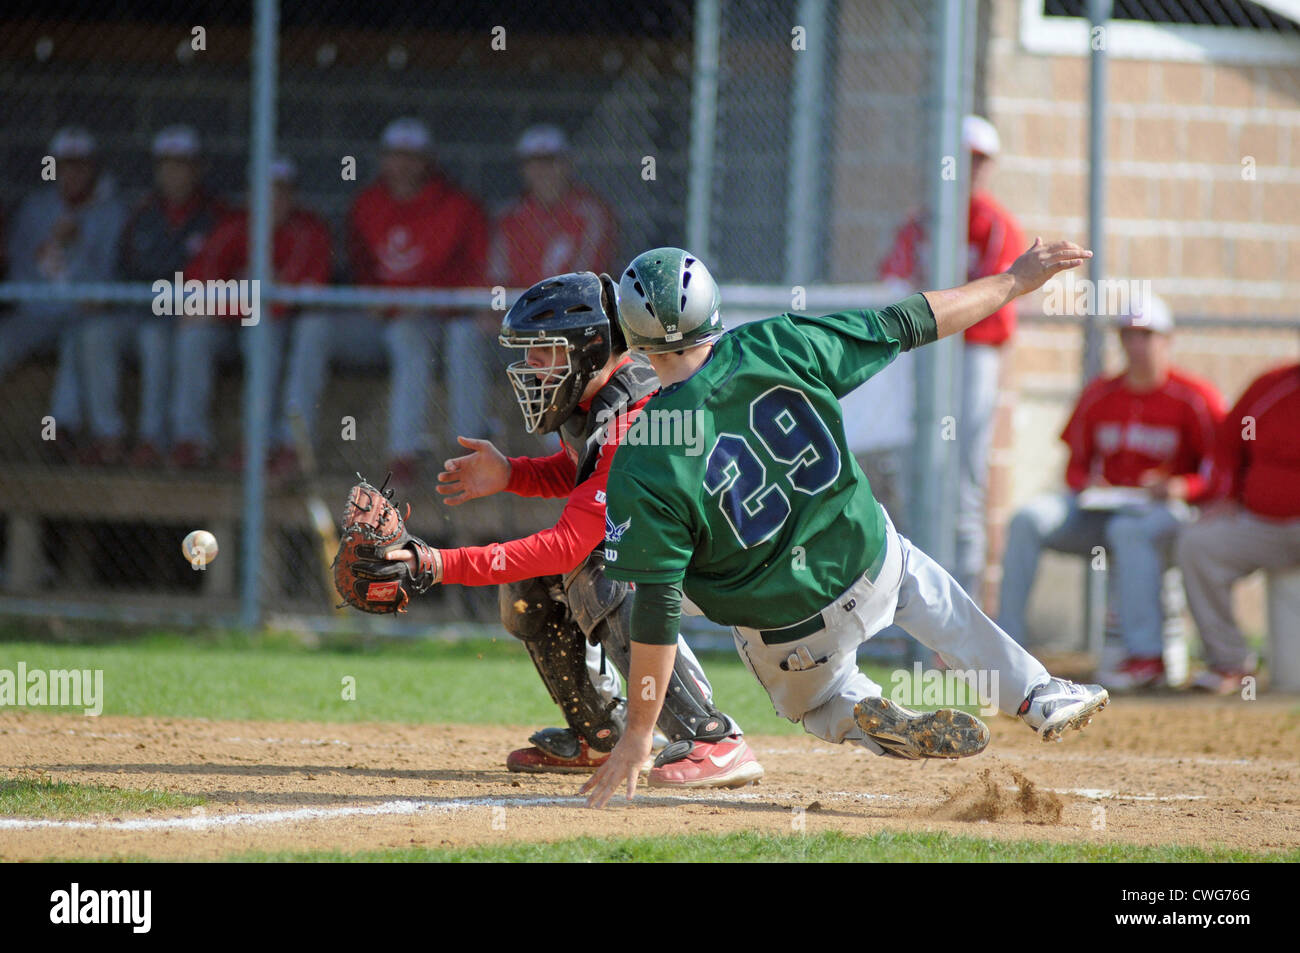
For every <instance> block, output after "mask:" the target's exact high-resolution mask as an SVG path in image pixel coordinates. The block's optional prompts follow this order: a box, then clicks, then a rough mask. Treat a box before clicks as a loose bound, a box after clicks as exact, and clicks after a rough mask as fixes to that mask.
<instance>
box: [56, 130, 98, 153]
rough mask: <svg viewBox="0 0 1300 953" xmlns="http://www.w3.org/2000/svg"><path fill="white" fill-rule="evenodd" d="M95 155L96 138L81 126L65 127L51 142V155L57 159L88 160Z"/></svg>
mask: <svg viewBox="0 0 1300 953" xmlns="http://www.w3.org/2000/svg"><path fill="white" fill-rule="evenodd" d="M94 154H95V137H94V136H92V135H91V134H90V132H89V131H87V130H86V129H83V128H82V127H81V126H64V127H63V128H62V129H60V130H58V131H57V132H55V133H54V138H53V139H51V140H50V155H52V156H54V158H56V159H88V158H90V157H91V156H93V155H94Z"/></svg>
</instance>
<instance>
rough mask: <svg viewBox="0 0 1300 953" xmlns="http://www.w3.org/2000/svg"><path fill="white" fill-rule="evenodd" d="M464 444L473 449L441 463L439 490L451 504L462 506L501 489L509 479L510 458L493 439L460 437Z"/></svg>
mask: <svg viewBox="0 0 1300 953" xmlns="http://www.w3.org/2000/svg"><path fill="white" fill-rule="evenodd" d="M456 440H457V442H458V443H460V445H461V446H462V447H465V448H466V449H468V450H472V451H473V453H469V454H466V455H465V456H463V457H453V458H452V459H450V460H448V461H446V462H445V463H443V465H442V472H441V473H439V474H438V492H439V493H441V494H442V495H443V496H444V497H445V499H444V500H443V502H444V503H446V504H447V505H448V506H459V505H460V504H461V503H467V502H469V501H470V500H477V499H478V498H479V497H482V496H491V495H492V494H493V493H500V492H501V491H502V490H504V489H505V488H506V486H507V484H509V483H510V461H509V460H507V459H506V455H505V454H504V453H502V452H501V451H500V450H498V449H497V448H496V447H494V446H493V445H492V441H490V440H476V439H474V438H473V437H457V438H456Z"/></svg>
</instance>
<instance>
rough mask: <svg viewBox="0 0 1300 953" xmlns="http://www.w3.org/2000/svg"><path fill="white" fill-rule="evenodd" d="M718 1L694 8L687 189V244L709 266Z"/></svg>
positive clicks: (704, 0)
mask: <svg viewBox="0 0 1300 953" xmlns="http://www.w3.org/2000/svg"><path fill="white" fill-rule="evenodd" d="M720 42H721V13H720V10H719V7H718V0H697V2H696V4H695V65H694V74H695V76H694V80H693V82H692V89H691V159H690V163H691V165H690V169H689V170H688V182H687V188H686V244H687V246H688V247H689V249H690V250H691V251H692V252H693V253H694V254H696V255H698V256H699V257H701V258H703V259H704V260H705V261H707V262H709V264H710V266H711V267H713V268H717V267H718V266H717V264H715V263H714V262H713V258H712V250H711V249H710V248H709V211H710V207H711V206H712V198H713V153H714V142H715V138H716V136H717V126H718V48H719V43H720Z"/></svg>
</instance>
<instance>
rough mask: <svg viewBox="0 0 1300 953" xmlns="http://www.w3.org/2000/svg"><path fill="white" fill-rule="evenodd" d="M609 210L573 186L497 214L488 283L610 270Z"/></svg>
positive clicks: (514, 284) (612, 234)
mask: <svg viewBox="0 0 1300 953" xmlns="http://www.w3.org/2000/svg"><path fill="white" fill-rule="evenodd" d="M617 248H618V234H617V226H616V225H615V222H614V213H613V212H612V211H611V210H610V208H609V206H608V205H606V204H605V202H604V201H602V200H601V199H600V198H599V197H598V196H597V195H595V193H593V192H590V191H589V190H587V189H585V188H582V187H581V186H575V187H574V188H572V189H570V190H569V192H568V193H567V194H566V195H565V196H564V197H563V198H562V199H560V201H558V202H556V203H554V204H553V205H543V204H542V203H541V202H539V201H538V200H537V199H535V198H533V197H531V196H525V197H523V198H521V199H519V200H518V201H517V202H515V203H514V204H513V205H512V206H510V208H508V209H507V210H506V211H505V213H504V214H503V215H502V216H501V220H500V221H499V222H498V223H497V229H496V234H495V235H494V236H493V240H492V252H491V265H490V269H489V270H490V272H491V276H492V281H493V282H495V283H498V284H503V285H506V286H508V287H511V288H526V287H529V286H530V285H533V284H536V283H537V282H539V281H541V280H542V279H543V278H545V277H547V276H549V275H559V274H564V273H566V272H570V271H595V272H601V271H611V270H614V269H617V268H618V267H619V263H617V262H615V261H614V260H613V259H614V255H615V253H616V252H617Z"/></svg>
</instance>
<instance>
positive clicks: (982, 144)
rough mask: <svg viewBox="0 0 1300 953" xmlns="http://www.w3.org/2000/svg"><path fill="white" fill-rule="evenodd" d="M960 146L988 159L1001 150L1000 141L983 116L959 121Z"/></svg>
mask: <svg viewBox="0 0 1300 953" xmlns="http://www.w3.org/2000/svg"><path fill="white" fill-rule="evenodd" d="M961 144H962V146H963V148H966V149H969V150H970V151H971V152H978V153H979V154H980V155H986V156H989V157H990V158H991V157H993V156H996V155H997V154H998V152H999V151H1000V150H1001V149H1002V140H1001V139H1000V138H998V131H997V130H996V129H994V128H993V123H991V122H989V121H988V120H987V119H985V118H984V117H983V116H967V117H966V118H965V119H963V120H962V121H961Z"/></svg>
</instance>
